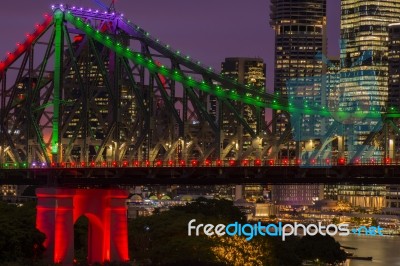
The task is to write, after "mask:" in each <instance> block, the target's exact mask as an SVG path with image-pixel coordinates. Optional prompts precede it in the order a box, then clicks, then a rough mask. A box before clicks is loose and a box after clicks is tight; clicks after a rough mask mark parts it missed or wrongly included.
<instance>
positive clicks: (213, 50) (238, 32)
mask: <svg viewBox="0 0 400 266" xmlns="http://www.w3.org/2000/svg"><path fill="white" fill-rule="evenodd" d="M103 1H104V2H106V3H110V2H111V1H110V0H103ZM115 2H116V9H117V11H118V12H121V13H123V14H124V15H125V17H127V18H129V19H130V20H131V21H133V22H134V23H135V24H138V25H139V26H141V27H142V28H144V29H145V30H147V31H148V32H150V33H151V35H153V36H156V37H157V38H159V39H160V40H161V41H162V42H164V43H168V44H170V45H171V47H172V48H175V49H179V50H180V51H182V54H188V55H190V56H191V57H192V58H194V59H196V60H200V61H202V62H203V63H204V64H206V65H210V66H212V67H213V68H215V69H216V70H219V69H220V63H221V62H222V61H223V60H224V58H225V57H236V56H244V57H260V58H263V59H264V61H265V62H266V64H267V86H268V88H271V87H272V79H273V78H272V71H273V60H274V58H273V49H274V34H273V31H272V29H271V28H270V26H269V0H248V1H240V0H203V1H187V0H169V1H165V0H142V1H137V0H116V1H115ZM327 2H328V7H327V11H328V38H329V39H328V51H329V54H331V55H335V54H338V51H339V49H338V45H339V26H340V23H339V16H340V12H339V11H340V0H329V1H327ZM58 3H60V2H55V1H51V0H40V1H34V0H14V1H10V0H7V1H2V6H1V8H0V25H1V26H0V36H1V37H0V58H3V57H5V54H6V52H8V51H12V50H14V48H15V45H16V43H17V42H22V41H23V40H24V36H25V34H26V33H29V32H32V31H33V29H34V25H35V23H37V22H42V20H43V19H42V17H43V15H44V14H45V13H46V12H51V9H50V6H51V4H58ZM63 3H67V4H70V5H77V6H83V7H88V8H97V7H98V6H97V5H96V4H95V1H94V0H83V1H77V0H66V1H65V2H63ZM107 5H108V4H107ZM269 90H270V89H269Z"/></svg>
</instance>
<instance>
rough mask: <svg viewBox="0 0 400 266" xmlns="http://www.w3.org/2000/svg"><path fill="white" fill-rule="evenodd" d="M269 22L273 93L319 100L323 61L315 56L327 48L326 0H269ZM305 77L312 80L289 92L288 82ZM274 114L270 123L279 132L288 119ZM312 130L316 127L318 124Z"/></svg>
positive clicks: (281, 132)
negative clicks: (272, 63)
mask: <svg viewBox="0 0 400 266" xmlns="http://www.w3.org/2000/svg"><path fill="white" fill-rule="evenodd" d="M270 25H271V26H272V28H273V29H274V31H275V77H274V91H275V93H276V94H279V95H281V96H284V97H288V98H289V97H290V94H291V93H294V94H295V95H296V96H297V95H298V94H299V95H298V96H300V97H302V100H304V101H306V100H307V101H312V102H318V103H321V101H322V98H321V81H320V78H321V76H322V75H323V64H322V61H321V60H319V59H318V58H317V55H318V54H326V49H327V45H326V0H312V1H310V0H306V1H305V0H299V1H292V0H271V17H270ZM308 78H310V79H312V83H313V84H312V85H311V86H310V85H308V86H299V87H302V88H304V90H301V91H297V90H296V89H297V88H294V89H295V90H296V91H295V92H290V91H289V89H288V85H287V84H288V82H290V81H294V82H296V80H299V79H303V81H304V80H305V82H307V80H306V79H308ZM308 84H309V83H308ZM276 114H277V115H278V117H279V118H278V119H277V120H276V122H275V123H274V131H275V132H276V133H277V134H278V135H281V134H283V132H284V131H285V129H286V128H287V124H288V123H289V118H288V117H286V116H285V115H280V112H279V111H277V113H276ZM307 119H309V118H304V120H305V121H304V122H307V121H306V120H307ZM313 129H317V130H320V128H319V129H318V125H315V126H313ZM310 130H311V129H310ZM313 133H314V132H310V134H313Z"/></svg>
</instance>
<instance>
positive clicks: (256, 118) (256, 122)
mask: <svg viewBox="0 0 400 266" xmlns="http://www.w3.org/2000/svg"><path fill="white" fill-rule="evenodd" d="M265 72H266V67H265V64H264V61H263V60H262V59H260V58H245V57H232V58H225V61H224V62H222V64H221V74H222V75H223V76H225V77H228V78H230V79H232V80H235V81H237V82H239V83H242V84H245V85H249V86H253V87H255V88H257V89H258V90H259V92H261V93H265ZM236 105H237V108H238V110H239V111H240V112H241V116H242V117H243V118H244V120H245V121H246V122H247V124H248V125H249V126H250V128H251V129H252V130H253V131H254V132H255V133H260V130H261V128H262V125H261V124H262V123H265V110H264V109H261V108H258V107H254V106H250V105H246V104H236ZM223 112H224V121H223V124H222V127H223V131H224V134H225V137H226V140H228V139H229V136H231V137H232V136H234V135H235V134H237V136H238V138H237V139H238V141H240V140H241V139H242V140H243V143H238V144H239V145H237V149H238V150H239V151H240V150H241V149H243V148H244V149H246V148H247V147H248V146H250V145H251V144H252V141H253V140H252V137H251V136H250V134H249V133H248V132H246V131H245V130H243V129H242V128H241V126H240V123H239V122H237V121H236V120H235V119H230V117H233V113H232V112H231V111H229V110H228V109H226V110H223ZM239 153H240V152H238V154H239Z"/></svg>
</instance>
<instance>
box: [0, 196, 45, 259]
mask: <svg viewBox="0 0 400 266" xmlns="http://www.w3.org/2000/svg"><path fill="white" fill-rule="evenodd" d="M35 224H36V208H35V204H34V203H33V202H31V203H25V204H24V205H23V206H16V205H9V204H6V203H3V202H0V264H1V265H6V264H8V263H10V262H17V263H19V264H21V265H22V264H27V265H35V264H36V263H38V261H39V260H40V259H41V257H42V255H43V252H44V250H45V248H44V246H43V242H44V240H45V238H46V237H45V235H44V234H43V233H41V232H40V231H39V230H37V229H36V226H35Z"/></svg>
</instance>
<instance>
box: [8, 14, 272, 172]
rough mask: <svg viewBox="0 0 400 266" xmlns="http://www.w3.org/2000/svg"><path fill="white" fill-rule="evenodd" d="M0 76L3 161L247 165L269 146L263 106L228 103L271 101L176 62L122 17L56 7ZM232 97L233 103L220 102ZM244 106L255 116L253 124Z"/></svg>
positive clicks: (176, 55) (186, 61)
mask: <svg viewBox="0 0 400 266" xmlns="http://www.w3.org/2000/svg"><path fill="white" fill-rule="evenodd" d="M97 35H99V36H97ZM110 43H111V44H110ZM121 49H126V50H129V51H130V53H131V54H134V55H135V56H137V57H140V60H143V61H147V62H150V63H147V64H143V63H140V60H133V59H132V57H131V56H127V55H126V54H125V53H123V52H121ZM138 62H139V63H138ZM154 68H158V69H156V70H157V71H155V70H154ZM160 69H161V70H162V69H166V70H167V71H169V72H168V73H167V74H165V73H163V72H162V71H161V70H160ZM170 73H175V74H176V76H171V75H170ZM0 74H1V79H0V85H1V131H2V133H4V134H1V139H0V142H1V143H0V144H1V146H0V157H1V158H0V161H1V162H12V163H28V164H31V163H36V162H37V163H39V162H40V163H46V164H51V163H61V162H102V161H114V160H115V161H122V160H149V161H153V160H156V159H162V160H185V161H186V160H190V159H200V160H203V161H204V160H206V159H209V158H210V159H216V158H220V159H228V158H231V159H232V158H235V159H245V158H263V157H266V156H267V155H268V153H269V150H270V149H267V150H265V149H264V152H263V147H264V146H266V145H267V144H268V145H269V147H271V143H267V140H272V139H273V137H272V135H271V133H268V132H271V130H269V129H268V127H267V125H266V123H265V121H264V118H263V117H262V116H261V115H260V114H261V113H262V110H263V108H264V107H265V106H260V105H257V104H255V105H249V104H246V103H241V102H240V101H235V100H234V99H235V97H242V98H243V97H244V96H243V95H245V94H251V95H253V96H254V97H261V98H263V99H264V101H265V102H272V99H273V98H274V97H273V96H271V95H268V94H265V93H260V92H257V91H255V90H251V89H249V88H247V87H245V86H244V85H240V84H237V83H235V82H233V81H231V80H229V79H226V78H224V77H222V76H220V75H218V74H216V73H214V72H213V71H210V70H209V69H206V68H204V67H203V66H202V65H201V64H199V63H198V62H194V61H192V60H190V59H189V58H186V57H183V56H181V55H180V53H179V52H178V51H172V50H171V49H169V47H168V46H167V45H163V44H161V43H160V42H159V41H158V40H156V39H153V38H149V37H148V34H147V33H146V32H145V31H143V30H142V29H140V28H139V27H137V26H136V25H133V24H131V23H129V22H128V21H126V20H125V19H123V18H122V17H121V16H119V15H113V14H94V13H91V12H86V11H79V10H70V9H69V10H61V9H58V8H56V9H55V10H54V15H53V17H52V19H50V20H47V23H46V24H45V27H44V28H43V29H42V32H41V33H40V35H37V36H36V35H35V38H34V40H33V41H32V42H31V43H30V44H29V45H27V46H26V47H24V50H23V51H21V52H20V53H19V55H18V58H15V60H13V61H12V62H11V63H10V64H9V65H8V66H7V67H6V68H5V69H4V70H2V69H0ZM189 76H190V77H189ZM192 79H193V80H203V81H202V83H199V82H197V83H193V85H192V83H191V80H192ZM201 86H204V87H206V88H207V89H206V90H204V89H199V87H201ZM210 88H211V89H217V90H218V91H210ZM207 90H208V91H207ZM231 91H232V93H235V95H236V94H238V96H234V97H231V98H227V97H226V95H227V94H229V93H231ZM233 91H235V92H233ZM241 95H242V96H241ZM210 97H215V107H214V108H215V109H213V110H210V108H208V107H209V106H208V103H209V101H210ZM244 108H250V109H251V110H252V112H254V113H255V114H257V115H256V116H255V121H252V122H251V124H250V123H249V121H247V120H246V119H245V118H243V112H244V111H243V110H244ZM227 124H228V125H229V128H228V127H227ZM260 139H261V140H262V139H264V141H260ZM244 142H246V143H248V144H249V145H247V147H245V148H243V143H244Z"/></svg>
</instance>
